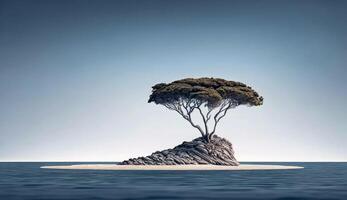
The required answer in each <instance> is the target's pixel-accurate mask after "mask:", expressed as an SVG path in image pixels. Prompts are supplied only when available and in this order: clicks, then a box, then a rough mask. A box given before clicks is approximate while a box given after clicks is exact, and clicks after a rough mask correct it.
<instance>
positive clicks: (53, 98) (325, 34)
mask: <svg viewBox="0 0 347 200" xmlns="http://www.w3.org/2000/svg"><path fill="white" fill-rule="evenodd" d="M346 9H347V2H346V1H151V0H148V1H132V0H129V1H0V94H1V98H0V161H120V160H123V159H127V158H129V157H136V156H143V155H148V154H150V153H152V152H154V151H156V150H162V149H165V148H170V147H174V146H175V145H177V144H179V143H181V142H182V141H185V140H191V139H193V138H195V137H198V136H199V133H198V131H197V130H195V129H194V128H192V127H191V126H190V125H189V124H188V123H187V122H186V121H184V119H182V118H181V117H180V116H178V115H177V114H176V113H174V112H172V111H168V110H166V109H165V108H164V107H162V106H159V105H154V104H148V103H147V100H148V96H149V94H150V92H151V86H152V85H154V84H156V83H158V82H171V81H174V80H176V79H181V78H186V77H220V78H225V79H228V80H236V81H241V82H244V83H246V84H248V85H250V86H252V87H253V88H254V89H255V90H256V91H258V92H259V93H260V94H261V95H262V96H263V97H264V105H263V106H261V107H239V108H236V109H234V110H231V111H230V112H229V113H228V115H227V116H226V117H225V118H224V119H223V120H222V121H221V123H220V126H219V127H218V130H217V134H218V135H220V136H223V137H225V138H227V139H229V140H230V141H231V142H232V143H233V146H234V148H235V151H236V156H237V158H238V159H239V160H241V161H347V148H346V146H347V134H346V130H347V120H346V119H347V118H346V113H347V108H346V105H344V103H345V102H346V99H347V88H346V87H347V85H346V79H347V66H346V63H347V37H346V35H347V12H346Z"/></svg>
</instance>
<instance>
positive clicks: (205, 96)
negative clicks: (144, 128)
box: [148, 78, 263, 108]
mask: <svg viewBox="0 0 347 200" xmlns="http://www.w3.org/2000/svg"><path fill="white" fill-rule="evenodd" d="M152 88H153V91H152V94H151V95H150V98H149V100H148V102H149V103H150V102H154V103H156V104H170V103H175V102H179V101H180V100H182V99H183V100H197V101H199V102H201V104H204V103H206V105H207V106H208V107H209V108H215V107H218V106H219V105H221V103H222V102H223V101H225V100H227V101H232V102H233V103H234V104H235V105H249V106H259V105H262V104H263V97H261V96H259V95H258V93H257V92H256V91H254V90H253V89H252V88H251V87H249V86H247V85H245V84H243V83H240V82H235V81H227V80H224V79H220V78H196V79H194V78H186V79H182V80H177V81H174V82H172V83H169V84H166V83H160V84H156V85H154V86H153V87H152Z"/></svg>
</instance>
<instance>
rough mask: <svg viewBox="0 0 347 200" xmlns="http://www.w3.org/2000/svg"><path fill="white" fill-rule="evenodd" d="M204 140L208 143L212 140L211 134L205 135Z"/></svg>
mask: <svg viewBox="0 0 347 200" xmlns="http://www.w3.org/2000/svg"><path fill="white" fill-rule="evenodd" d="M204 140H205V142H206V143H209V142H210V135H209V134H205V135H204Z"/></svg>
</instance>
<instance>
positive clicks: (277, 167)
mask: <svg viewBox="0 0 347 200" xmlns="http://www.w3.org/2000/svg"><path fill="white" fill-rule="evenodd" d="M41 168H43V169H87V170H281V169H282V170H283V169H302V168H303V167H300V166H285V165H250V164H249V165H246V164H245V165H239V166H220V165H116V164H84V165H57V166H42V167H41Z"/></svg>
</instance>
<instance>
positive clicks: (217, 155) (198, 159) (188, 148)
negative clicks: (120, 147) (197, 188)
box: [120, 135, 239, 166]
mask: <svg viewBox="0 0 347 200" xmlns="http://www.w3.org/2000/svg"><path fill="white" fill-rule="evenodd" d="M120 164H121V165H199V164H213V165H230V166H237V165H239V163H238V162H237V160H236V159H235V157H234V150H233V147H232V144H231V143H230V142H229V141H228V140H226V139H224V138H220V137H218V136H216V135H215V136H214V137H213V138H212V140H211V141H210V142H209V143H205V142H204V140H203V139H202V138H201V137H200V138H196V139H194V140H193V141H191V142H183V143H182V144H180V145H178V146H176V147H175V148H173V149H166V150H163V151H157V152H154V153H152V155H150V156H146V157H139V158H132V159H129V160H125V161H123V162H121V163H120Z"/></svg>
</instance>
